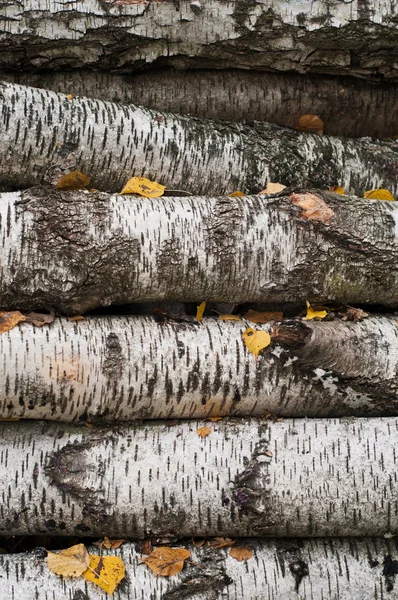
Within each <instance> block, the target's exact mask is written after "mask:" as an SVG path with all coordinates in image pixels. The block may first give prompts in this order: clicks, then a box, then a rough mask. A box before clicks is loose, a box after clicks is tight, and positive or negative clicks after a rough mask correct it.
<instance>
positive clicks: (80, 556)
mask: <svg viewBox="0 0 398 600" xmlns="http://www.w3.org/2000/svg"><path fill="white" fill-rule="evenodd" d="M89 564H90V557H89V553H88V552H87V550H86V547H85V546H84V544H76V545H75V546H71V547H70V548H66V549H65V550H61V551H60V552H57V553H55V552H50V551H48V555H47V565H48V568H49V569H50V571H52V573H55V574H56V575H63V576H64V577H80V575H82V574H83V573H84V571H85V570H86V569H87V567H88V566H89Z"/></svg>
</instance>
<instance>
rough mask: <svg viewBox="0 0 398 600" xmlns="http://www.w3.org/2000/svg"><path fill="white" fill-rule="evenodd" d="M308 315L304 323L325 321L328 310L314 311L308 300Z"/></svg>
mask: <svg viewBox="0 0 398 600" xmlns="http://www.w3.org/2000/svg"><path fill="white" fill-rule="evenodd" d="M306 304H307V314H306V316H305V317H304V321H311V319H324V318H325V317H326V315H327V314H328V313H327V311H326V310H314V309H313V308H312V306H311V304H310V303H309V302H308V300H306Z"/></svg>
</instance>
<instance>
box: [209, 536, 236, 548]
mask: <svg viewBox="0 0 398 600" xmlns="http://www.w3.org/2000/svg"><path fill="white" fill-rule="evenodd" d="M234 544H236V540H232V539H231V538H229V537H215V538H213V539H212V540H209V541H208V542H207V545H208V546H210V547H211V548H214V549H215V550H219V549H220V548H228V547H229V546H233V545H234Z"/></svg>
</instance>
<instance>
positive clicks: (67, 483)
mask: <svg viewBox="0 0 398 600" xmlns="http://www.w3.org/2000/svg"><path fill="white" fill-rule="evenodd" d="M202 424H203V423H198V424H195V422H193V421H188V422H182V423H180V424H179V425H178V426H177V427H167V426H166V425H165V423H164V422H159V423H156V422H154V423H150V424H149V423H143V424H139V425H136V426H134V427H129V428H119V429H113V430H112V429H111V430H108V431H106V430H104V429H98V430H96V429H87V428H84V427H82V428H77V427H74V428H70V427H66V426H65V425H55V424H50V423H48V422H37V423H34V422H20V423H0V467H1V470H0V489H1V490H3V492H2V493H3V496H2V504H1V505H0V533H1V534H3V535H19V534H29V533H31V534H33V533H34V534H41V533H52V534H61V535H80V536H82V535H85V536H100V535H103V534H105V535H112V536H114V537H147V536H148V535H154V536H157V535H159V536H166V537H168V536H170V535H172V536H178V537H191V536H214V535H228V536H230V537H231V536H249V537H264V536H268V537H292V536H293V537H322V536H341V535H343V534H344V535H346V536H348V537H349V536H357V537H358V536H370V537H377V536H378V537H382V536H384V535H388V536H391V535H397V534H398V506H397V468H396V466H397V465H396V462H397V452H398V435H397V434H398V419H396V418H383V419H378V418H373V419H349V418H345V419H341V420H338V419H335V420H332V419H325V420H320V419H319V420H318V419H312V420H306V419H302V420H300V419H297V420H291V421H289V420H288V421H284V422H276V423H269V422H267V421H262V420H239V421H238V420H237V421H232V420H226V421H220V422H218V423H214V424H213V426H212V430H211V432H210V433H209V435H207V437H204V438H202V437H200V435H199V434H198V433H197V427H200V425H202Z"/></svg>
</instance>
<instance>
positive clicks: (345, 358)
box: [0, 317, 398, 424]
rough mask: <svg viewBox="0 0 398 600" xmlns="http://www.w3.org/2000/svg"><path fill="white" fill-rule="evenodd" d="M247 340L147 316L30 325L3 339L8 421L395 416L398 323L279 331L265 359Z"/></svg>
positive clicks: (1, 395) (232, 327) (225, 326)
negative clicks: (268, 415) (256, 354)
mask: <svg viewBox="0 0 398 600" xmlns="http://www.w3.org/2000/svg"><path fill="white" fill-rule="evenodd" d="M257 328H258V329H259V328H260V327H257ZM245 329H246V325H245V323H244V322H243V321H241V322H240V323H238V322H225V323H221V322H220V321H216V320H215V319H204V321H202V322H201V323H200V324H198V323H197V322H194V321H192V322H191V323H187V322H185V323H176V322H173V321H170V322H168V323H165V324H158V323H156V322H155V321H154V320H153V319H151V318H149V317H147V318H145V317H138V318H137V317H113V318H90V319H87V320H85V321H82V322H79V323H70V322H69V321H67V320H64V319H62V320H57V321H56V322H55V323H54V324H53V325H51V326H49V327H43V328H34V327H33V326H31V325H22V327H21V328H14V329H13V330H11V331H9V332H8V333H5V334H3V335H1V336H0V354H1V356H3V360H2V378H1V380H0V418H2V419H4V418H5V419H9V418H23V419H29V418H30V419H49V420H55V421H65V422H79V421H80V422H81V421H83V420H86V421H89V422H95V423H110V424H112V423H115V422H118V421H129V420H133V419H175V418H206V417H214V416H228V415H234V416H260V417H262V416H264V414H265V413H266V411H270V412H271V413H273V414H277V415H281V416H286V417H304V416H311V417H314V416H318V417H319V416H350V415H359V416H365V415H379V416H387V415H394V414H397V412H398V411H397V408H398V394H397V373H398V328H397V325H396V318H391V319H388V318H383V317H379V318H377V317H373V318H369V319H367V320H365V321H363V322H361V323H344V322H341V321H337V322H333V323H322V322H318V323H316V322H313V323H306V324H304V322H302V321H296V322H288V323H285V324H284V323H282V324H281V325H278V326H276V327H274V331H273V333H272V336H273V342H272V344H271V346H270V348H269V351H266V352H264V353H263V354H262V356H260V357H259V358H258V359H257V360H255V358H254V356H253V355H252V354H250V353H249V352H248V351H247V350H246V348H245V346H244V343H243V341H242V337H241V335H242V332H243V331H244V330H245ZM278 340H280V341H281V343H282V344H283V347H282V346H281V345H278ZM76 348H78V349H79V350H78V352H77V351H76Z"/></svg>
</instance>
